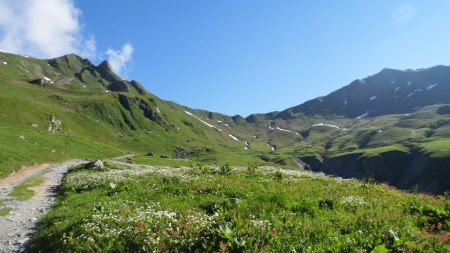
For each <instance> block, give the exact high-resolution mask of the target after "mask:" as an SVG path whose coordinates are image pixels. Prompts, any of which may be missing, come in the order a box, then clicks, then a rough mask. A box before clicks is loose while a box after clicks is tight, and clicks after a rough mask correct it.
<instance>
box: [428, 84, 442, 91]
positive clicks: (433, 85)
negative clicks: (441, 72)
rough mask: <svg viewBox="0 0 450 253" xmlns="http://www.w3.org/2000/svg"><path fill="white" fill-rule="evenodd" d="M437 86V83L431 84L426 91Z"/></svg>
mask: <svg viewBox="0 0 450 253" xmlns="http://www.w3.org/2000/svg"><path fill="white" fill-rule="evenodd" d="M438 84H439V83H433V84H430V85H428V87H427V91H428V90H431V89H433V88H434V87H436V86H437V85H438Z"/></svg>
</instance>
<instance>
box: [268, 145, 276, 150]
mask: <svg viewBox="0 0 450 253" xmlns="http://www.w3.org/2000/svg"><path fill="white" fill-rule="evenodd" d="M267 147H269V148H270V149H271V150H272V151H275V147H274V146H272V145H270V143H267Z"/></svg>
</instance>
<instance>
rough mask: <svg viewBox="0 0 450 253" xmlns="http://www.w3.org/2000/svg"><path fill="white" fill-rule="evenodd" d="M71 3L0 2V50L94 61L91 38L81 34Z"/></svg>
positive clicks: (45, 0)
mask: <svg viewBox="0 0 450 253" xmlns="http://www.w3.org/2000/svg"><path fill="white" fill-rule="evenodd" d="M80 17H81V11H80V10H79V9H78V8H77V7H76V6H75V5H74V2H73V0H2V1H0V49H2V50H4V51H7V52H11V53H18V54H29V55H33V56H36V57H43V58H50V57H57V56H61V55H64V54H68V53H77V54H79V55H81V56H83V57H88V58H91V59H92V58H95V57H96V54H97V50H96V48H95V40H94V38H93V37H91V38H88V39H86V38H85V37H84V36H83V35H82V29H81V27H82V25H81V21H80Z"/></svg>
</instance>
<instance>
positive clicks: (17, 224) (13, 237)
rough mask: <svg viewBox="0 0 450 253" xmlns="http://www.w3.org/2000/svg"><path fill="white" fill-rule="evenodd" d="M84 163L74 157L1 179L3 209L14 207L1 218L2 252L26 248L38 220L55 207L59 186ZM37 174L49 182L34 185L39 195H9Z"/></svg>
mask: <svg viewBox="0 0 450 253" xmlns="http://www.w3.org/2000/svg"><path fill="white" fill-rule="evenodd" d="M84 162H86V161H82V160H72V161H67V162H64V163H61V164H50V165H49V164H43V165H37V166H30V167H26V168H24V169H22V170H20V171H19V172H16V173H14V174H11V175H10V176H9V177H7V178H5V179H2V180H0V208H10V209H11V212H10V213H9V214H8V215H7V216H5V217H0V252H20V251H23V246H24V245H25V243H26V242H27V241H28V240H29V239H30V236H31V234H32V233H33V229H34V227H35V226H36V223H37V221H38V220H39V219H40V217H41V216H42V215H43V214H45V213H46V212H48V211H49V210H50V208H51V207H52V205H53V202H54V200H55V196H54V194H55V193H54V189H55V187H57V186H58V185H59V183H60V182H61V179H62V177H63V176H64V174H65V173H66V172H67V170H68V169H69V168H71V167H72V166H75V165H78V164H81V163H84ZM37 175H39V176H42V177H44V178H45V182H44V183H43V184H42V185H39V186H37V187H35V188H33V189H34V191H35V195H34V196H33V197H32V198H31V199H29V200H26V201H19V200H15V199H12V198H10V197H9V194H10V193H11V192H12V191H13V189H14V187H15V186H18V185H20V184H21V183H22V182H24V181H25V180H26V179H28V178H30V177H34V176H37Z"/></svg>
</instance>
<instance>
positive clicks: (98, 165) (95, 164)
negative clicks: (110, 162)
mask: <svg viewBox="0 0 450 253" xmlns="http://www.w3.org/2000/svg"><path fill="white" fill-rule="evenodd" d="M104 166H105V165H104V163H103V161H102V160H95V161H91V162H89V163H87V164H86V168H89V169H103V168H104Z"/></svg>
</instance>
